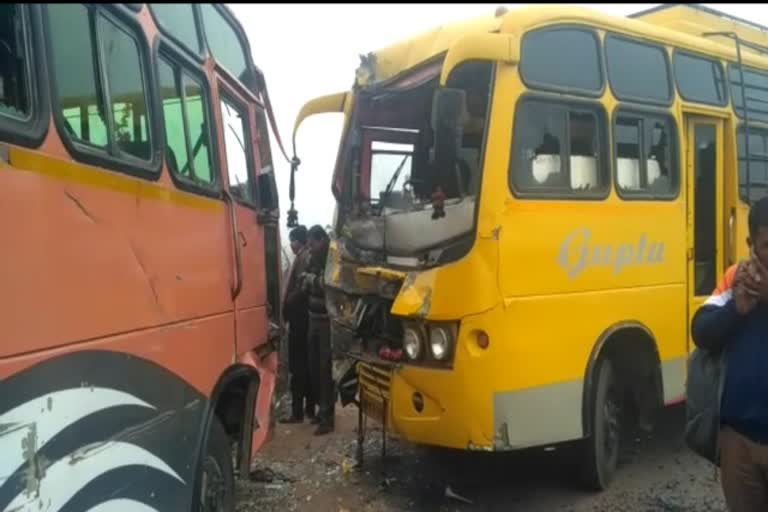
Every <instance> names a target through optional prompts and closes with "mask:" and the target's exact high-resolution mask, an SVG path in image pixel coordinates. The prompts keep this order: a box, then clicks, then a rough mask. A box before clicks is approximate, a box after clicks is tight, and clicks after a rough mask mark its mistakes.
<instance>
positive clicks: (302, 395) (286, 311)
mask: <svg viewBox="0 0 768 512" xmlns="http://www.w3.org/2000/svg"><path fill="white" fill-rule="evenodd" d="M288 237H289V239H290V241H291V250H292V251H293V254H294V255H295V256H296V257H295V259H294V260H293V264H292V265H291V270H290V272H289V273H288V279H287V280H286V288H285V292H284V294H283V320H284V321H285V322H286V323H287V324H288V329H289V330H288V369H289V370H290V372H291V415H290V416H289V417H288V418H285V419H283V420H281V423H301V422H303V421H304V413H305V411H306V414H307V417H309V418H310V419H314V417H315V400H314V397H313V393H312V385H311V380H310V374H309V354H308V352H307V336H308V328H309V310H308V308H309V297H308V296H307V294H306V293H305V292H304V291H303V290H302V286H301V284H302V283H301V280H300V276H301V275H302V274H304V273H305V272H306V271H307V268H308V267H309V257H310V254H309V247H308V246H307V228H306V227H304V226H298V227H296V228H293V229H292V230H291V233H290V234H289V235H288ZM305 400H306V403H305ZM305 408H306V409H305Z"/></svg>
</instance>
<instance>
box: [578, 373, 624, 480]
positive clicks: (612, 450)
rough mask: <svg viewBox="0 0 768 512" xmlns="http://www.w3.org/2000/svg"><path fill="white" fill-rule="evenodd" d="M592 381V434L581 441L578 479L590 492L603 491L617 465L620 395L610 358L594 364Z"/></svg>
mask: <svg viewBox="0 0 768 512" xmlns="http://www.w3.org/2000/svg"><path fill="white" fill-rule="evenodd" d="M595 379H596V380H595V386H594V391H593V392H592V397H591V400H590V408H589V414H590V415H591V420H592V434H591V435H590V436H589V437H588V438H587V439H585V440H584V441H583V459H582V460H583V463H582V467H581V471H580V476H581V480H582V482H583V483H584V485H585V486H586V487H588V488H589V489H590V490H594V491H603V490H605V489H607V488H608V486H609V485H610V483H611V481H612V480H613V477H614V475H615V474H616V468H617V466H618V462H619V451H620V448H621V421H620V418H621V405H622V397H623V395H622V390H621V388H620V386H619V382H618V379H617V378H616V374H615V372H614V366H613V363H612V362H611V361H610V359H601V360H600V361H599V362H598V365H597V368H596V369H595Z"/></svg>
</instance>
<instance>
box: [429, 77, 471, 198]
mask: <svg viewBox="0 0 768 512" xmlns="http://www.w3.org/2000/svg"><path fill="white" fill-rule="evenodd" d="M465 99H466V93H465V91H464V90H462V89H448V88H439V89H438V90H437V91H435V95H434V97H433V98H432V133H433V136H434V145H433V146H432V164H433V165H434V167H435V170H436V171H437V174H438V176H437V183H441V182H444V180H443V179H442V178H444V177H447V176H452V175H453V174H454V172H455V166H456V162H457V160H458V152H459V148H460V147H461V137H462V129H461V121H462V119H461V118H462V115H463V114H464V105H465Z"/></svg>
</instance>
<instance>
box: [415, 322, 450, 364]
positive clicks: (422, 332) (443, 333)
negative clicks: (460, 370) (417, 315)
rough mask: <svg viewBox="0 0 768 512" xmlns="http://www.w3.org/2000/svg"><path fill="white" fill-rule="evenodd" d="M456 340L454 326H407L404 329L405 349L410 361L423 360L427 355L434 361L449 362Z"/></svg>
mask: <svg viewBox="0 0 768 512" xmlns="http://www.w3.org/2000/svg"><path fill="white" fill-rule="evenodd" d="M455 340H456V328H455V327H454V326H453V325H444V324H439V325H438V324H434V325H426V326H424V327H421V326H417V325H406V326H405V328H404V329H403V348H404V349H405V355H406V356H407V357H408V360H409V361H420V360H423V359H425V356H426V355H428V356H429V358H430V359H432V360H434V361H438V362H444V361H447V360H448V359H449V358H450V356H451V353H452V352H453V348H454V344H455Z"/></svg>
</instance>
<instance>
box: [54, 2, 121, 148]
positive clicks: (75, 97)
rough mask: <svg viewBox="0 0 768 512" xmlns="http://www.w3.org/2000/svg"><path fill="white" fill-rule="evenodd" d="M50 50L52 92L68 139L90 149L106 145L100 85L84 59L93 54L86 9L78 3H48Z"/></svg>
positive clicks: (91, 64) (93, 64)
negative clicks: (53, 86) (59, 109)
mask: <svg viewBox="0 0 768 512" xmlns="http://www.w3.org/2000/svg"><path fill="white" fill-rule="evenodd" d="M48 15H49V19H50V25H51V30H50V36H51V50H52V53H53V55H52V57H53V67H54V71H55V73H56V89H57V92H58V96H59V105H60V108H61V113H62V115H63V117H64V126H65V128H66V130H67V132H68V135H69V136H70V137H71V138H75V139H79V140H80V141H82V142H86V143H88V144H90V145H92V146H97V147H102V148H103V147H106V146H107V118H106V113H105V110H104V105H103V103H102V99H101V84H100V83H99V82H97V81H96V77H97V76H98V70H97V68H96V66H97V64H96V61H95V60H93V59H89V58H84V57H83V56H86V55H94V52H95V43H94V41H93V34H92V33H91V24H90V20H91V18H90V16H89V12H88V9H87V8H86V7H85V6H84V5H80V4H66V5H65V4H51V5H49V6H48Z"/></svg>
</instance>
